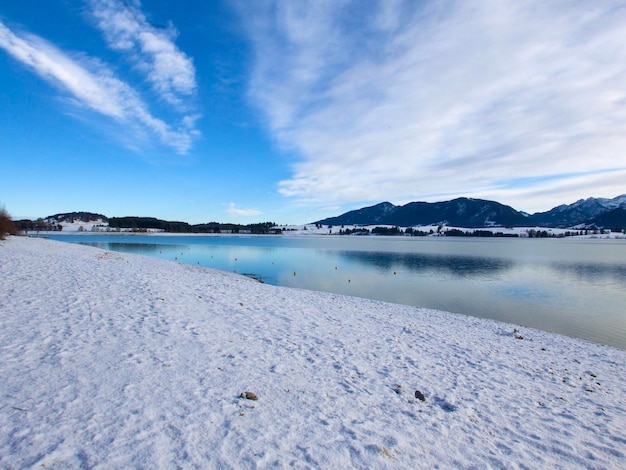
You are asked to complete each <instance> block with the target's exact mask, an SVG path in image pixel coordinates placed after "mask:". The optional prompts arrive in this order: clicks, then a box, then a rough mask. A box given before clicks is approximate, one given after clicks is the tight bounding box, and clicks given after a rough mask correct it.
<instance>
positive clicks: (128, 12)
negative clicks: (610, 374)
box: [90, 0, 197, 107]
mask: <svg viewBox="0 0 626 470" xmlns="http://www.w3.org/2000/svg"><path fill="white" fill-rule="evenodd" d="M90 5H91V8H92V14H93V17H94V18H95V20H96V24H97V25H98V27H99V29H100V30H101V31H102V33H103V35H104V37H105V38H106V40H107V43H108V44H109V46H110V47H111V48H112V49H115V50H118V51H121V52H124V53H126V54H127V55H128V56H129V58H130V60H131V61H132V62H133V63H134V64H135V66H136V67H137V69H138V70H140V71H141V72H142V73H143V74H144V75H145V77H146V79H147V80H148V82H150V83H151V85H152V87H153V89H154V91H155V92H156V93H158V94H159V96H161V97H162V98H163V99H164V100H165V101H167V102H169V103H170V104H174V105H176V106H181V107H182V106H184V105H185V99H186V98H187V97H188V96H190V95H192V94H193V93H194V92H195V90H196V86H197V85H196V71H195V67H194V65H193V61H192V60H191V59H190V58H189V57H188V56H187V55H186V54H185V53H184V52H182V51H181V50H180V49H178V47H177V46H176V44H175V42H174V40H175V38H176V36H177V35H178V33H177V31H176V30H175V29H174V27H173V26H172V25H168V26H165V27H157V26H153V25H152V24H150V23H149V22H148V20H147V19H146V16H145V15H144V14H143V13H142V11H141V9H140V3H139V1H136V0H135V1H120V0H92V1H90Z"/></svg>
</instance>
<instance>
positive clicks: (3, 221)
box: [0, 207, 17, 240]
mask: <svg viewBox="0 0 626 470" xmlns="http://www.w3.org/2000/svg"><path fill="white" fill-rule="evenodd" d="M16 233H17V231H16V228H15V225H14V224H13V220H12V219H11V216H10V215H9V213H8V212H7V211H6V209H5V208H4V207H1V208H0V240H4V238H5V237H6V236H7V235H15V234H16Z"/></svg>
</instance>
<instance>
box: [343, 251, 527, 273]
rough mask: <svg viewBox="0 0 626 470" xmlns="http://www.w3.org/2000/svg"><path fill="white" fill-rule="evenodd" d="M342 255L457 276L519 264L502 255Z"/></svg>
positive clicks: (379, 264) (383, 267) (377, 264)
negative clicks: (493, 256) (503, 257)
mask: <svg viewBox="0 0 626 470" xmlns="http://www.w3.org/2000/svg"><path fill="white" fill-rule="evenodd" d="M339 256H341V257H343V258H346V259H348V260H350V261H355V262H357V263H362V264H367V265H370V266H374V267H376V268H378V269H380V270H388V269H391V268H394V269H398V268H406V269H408V270H410V271H415V272H421V271H431V272H432V271H444V272H446V273H449V274H453V275H455V276H460V277H465V276H476V275H486V274H494V273H497V272H504V271H507V270H509V269H511V268H512V267H513V265H514V264H515V263H514V262H513V261H512V260H508V259H502V258H482V257H473V256H454V255H429V254H424V253H389V252H386V253H385V252H376V251H341V252H339Z"/></svg>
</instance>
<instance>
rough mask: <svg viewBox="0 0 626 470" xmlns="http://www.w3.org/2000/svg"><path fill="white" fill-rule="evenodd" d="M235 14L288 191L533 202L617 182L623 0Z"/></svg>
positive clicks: (621, 164)
mask: <svg viewBox="0 0 626 470" xmlns="http://www.w3.org/2000/svg"><path fill="white" fill-rule="evenodd" d="M241 12H242V15H244V12H245V15H246V17H245V18H244V19H243V21H244V24H245V26H246V27H247V30H248V31H249V34H250V38H251V40H252V43H253V45H254V47H255V62H254V71H253V74H252V77H251V81H250V86H249V93H250V97H251V99H252V100H253V101H254V102H255V103H256V104H257V105H258V106H259V108H260V109H261V110H262V112H264V113H265V115H266V117H267V125H268V128H269V129H270V131H271V132H272V134H273V135H274V137H275V138H276V140H277V142H278V143H279V144H280V145H281V146H282V147H283V148H284V149H286V150H288V151H290V152H295V153H296V154H299V155H300V157H301V158H300V159H299V160H298V161H295V162H294V163H293V176H292V177H291V178H289V179H288V180H285V181H282V182H281V183H280V186H279V190H280V192H281V193H282V194H284V195H287V196H290V197H294V198H300V199H306V200H309V201H310V202H311V203H313V202H314V201H318V202H320V203H322V204H327V203H352V202H358V201H380V200H392V201H394V200H395V201H399V200H417V199H419V200H436V199H440V198H442V197H454V196H459V195H473V196H475V197H487V196H490V195H493V196H498V197H500V198H505V199H503V200H502V202H505V203H513V202H515V203H517V204H518V206H517V207H519V208H520V209H523V210H535V209H536V210H543V209H549V208H550V207H551V206H550V204H552V203H561V202H563V200H562V199H561V198H562V197H565V196H571V195H573V193H575V192H576V191H569V190H566V189H563V188H565V187H566V186H567V185H568V184H569V185H571V186H574V185H575V186H576V187H578V188H579V189H580V191H579V192H578V193H577V194H579V195H581V196H577V197H582V196H583V195H585V196H591V195H593V196H601V195H605V196H610V195H611V194H612V195H613V196H615V195H617V194H620V193H621V192H623V191H624V187H623V184H622V185H621V187H618V186H619V185H616V184H615V181H616V179H615V175H617V174H621V173H618V172H623V171H624V170H625V169H626V154H625V153H624V152H623V149H624V148H626V133H624V128H625V127H626V81H625V80H624V79H623V78H624V76H626V29H625V28H624V27H623V25H624V24H626V8H624V7H623V3H622V2H618V1H610V0H606V1H598V2H586V1H571V0H563V1H558V0H555V1H553V2H543V1H539V0H533V1H531V0H529V1H525V2H500V1H496V0H493V1H489V0H484V1H483V0H481V1H475V2H474V1H468V2H452V1H449V2H446V1H444V2H441V1H437V2H435V1H432V2H423V3H419V4H416V3H415V2H402V1H396V2H394V3H390V2H387V1H385V0H381V1H371V2H367V3H362V2H359V3H358V4H355V3H350V2H335V1H332V2H311V3H294V2H290V1H287V0H285V1H276V2H274V3H273V4H272V5H268V4H263V6H257V7H256V9H254V10H252V11H251V10H250V8H244V7H241ZM568 175H576V176H568ZM521 182H523V183H521ZM560 188H561V189H560ZM609 190H610V191H614V192H613V193H611V194H601V193H606V192H607V191H609ZM322 201H323V202H322Z"/></svg>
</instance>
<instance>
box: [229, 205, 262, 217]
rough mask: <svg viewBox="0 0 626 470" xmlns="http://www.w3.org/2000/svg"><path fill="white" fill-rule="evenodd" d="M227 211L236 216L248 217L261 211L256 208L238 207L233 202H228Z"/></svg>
mask: <svg viewBox="0 0 626 470" xmlns="http://www.w3.org/2000/svg"><path fill="white" fill-rule="evenodd" d="M228 213H229V214H230V215H232V216H237V217H250V216H254V215H260V214H261V211H259V210H257V209H239V208H238V207H237V205H236V204H235V203H234V202H231V203H230V204H228Z"/></svg>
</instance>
